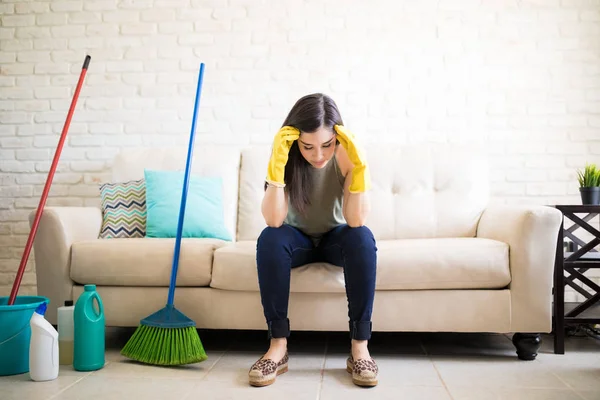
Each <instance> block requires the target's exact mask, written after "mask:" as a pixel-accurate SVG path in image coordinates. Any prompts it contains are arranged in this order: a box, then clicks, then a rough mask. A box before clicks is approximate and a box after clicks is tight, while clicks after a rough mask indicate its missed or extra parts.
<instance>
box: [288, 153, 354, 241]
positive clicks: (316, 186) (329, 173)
mask: <svg viewBox="0 0 600 400" xmlns="http://www.w3.org/2000/svg"><path fill="white" fill-rule="evenodd" d="M309 171H310V179H311V185H310V194H309V198H310V204H309V205H308V207H307V209H306V214H305V215H301V214H300V213H298V212H297V210H296V209H295V208H294V207H293V205H292V204H291V202H289V201H288V214H287V216H286V218H285V221H284V222H285V223H286V224H288V225H291V226H294V227H296V228H298V229H300V230H301V231H302V232H304V233H305V234H307V235H308V236H309V237H310V238H311V240H312V241H313V243H314V244H315V246H316V245H317V244H318V243H319V240H320V239H321V237H322V236H323V234H325V233H327V232H329V231H330V230H331V229H333V228H335V227H336V226H339V225H342V224H345V223H346V220H345V219H344V215H343V213H342V206H343V200H344V180H345V179H344V176H343V175H342V171H341V170H340V167H339V165H338V163H337V159H336V157H335V155H334V156H333V158H332V159H331V160H330V161H329V162H328V163H327V165H326V166H325V167H323V168H321V169H317V168H313V167H312V166H309Z"/></svg>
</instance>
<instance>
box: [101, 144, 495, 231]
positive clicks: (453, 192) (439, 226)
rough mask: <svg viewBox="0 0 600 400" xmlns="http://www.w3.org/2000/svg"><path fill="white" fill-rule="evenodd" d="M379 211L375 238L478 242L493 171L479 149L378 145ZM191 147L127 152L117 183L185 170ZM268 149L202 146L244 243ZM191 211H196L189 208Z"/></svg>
mask: <svg viewBox="0 0 600 400" xmlns="http://www.w3.org/2000/svg"><path fill="white" fill-rule="evenodd" d="M365 150H366V154H367V158H368V161H369V165H370V170H371V180H372V184H373V188H372V190H371V194H370V196H371V204H372V210H371V214H370V216H369V218H368V221H367V225H368V226H369V228H370V229H371V230H372V231H373V233H374V235H375V237H376V239H378V240H382V239H383V240H385V239H403V238H426V237H472V236H474V235H475V232H476V229H477V223H478V221H479V217H480V215H481V213H482V212H483V210H484V208H485V207H486V205H487V203H488V195H489V181H488V166H487V163H486V159H485V157H484V155H483V153H482V152H481V151H479V150H477V148H476V147H472V146H465V145H452V144H435V143H431V144H420V145H414V146H408V145H396V144H395V145H389V144H383V145H371V146H367V147H366V148H365ZM186 151H187V149H184V148H169V149H139V150H131V149H127V150H124V151H122V152H121V153H119V154H118V155H117V157H116V158H115V159H114V160H113V164H112V180H113V182H118V181H125V180H130V179H141V178H143V176H144V169H145V168H148V169H169V170H181V171H183V169H184V168H185V160H186V155H187V154H186ZM270 151H271V150H270V147H269V146H256V147H249V148H235V147H231V146H225V145H206V144H198V145H196V148H195V150H194V161H193V173H194V174H198V175H205V176H215V175H216V176H220V177H222V179H223V193H222V196H223V207H224V211H223V212H224V215H225V223H226V225H227V229H228V230H229V231H230V232H231V234H232V237H237V240H255V239H256V238H257V237H258V235H260V232H261V231H262V229H264V227H265V226H266V225H265V222H264V219H263V217H262V214H261V201H262V196H263V183H264V179H265V173H266V167H267V163H268V160H269V155H270ZM188 207H193V204H190V203H188Z"/></svg>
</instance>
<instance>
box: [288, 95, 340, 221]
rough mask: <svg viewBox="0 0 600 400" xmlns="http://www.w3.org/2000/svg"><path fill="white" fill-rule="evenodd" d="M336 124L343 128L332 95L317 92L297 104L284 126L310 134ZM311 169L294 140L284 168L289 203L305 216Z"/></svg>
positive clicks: (308, 199)
mask: <svg viewBox="0 0 600 400" xmlns="http://www.w3.org/2000/svg"><path fill="white" fill-rule="evenodd" d="M334 125H343V122H342V117H341V115H340V112H339V110H338V107H337V105H336V104H335V102H334V101H333V99H332V98H330V97H329V96H327V95H324V94H322V93H314V94H309V95H306V96H304V97H302V98H300V99H299V100H298V101H297V102H296V104H294V106H293V107H292V109H291V110H290V112H289V114H288V116H287V117H286V119H285V121H284V122H283V125H282V126H291V127H294V128H297V129H299V130H300V131H301V132H306V133H310V132H315V131H316V130H317V129H319V128H320V127H321V126H323V127H325V128H330V129H333V126H334ZM309 168H310V164H309V163H308V161H306V160H305V159H304V157H303V156H302V154H301V153H300V148H299V147H298V141H295V142H294V144H293V145H292V147H291V149H290V153H289V158H288V162H287V164H286V166H285V190H286V191H287V193H288V196H289V198H290V203H291V204H292V206H293V207H294V208H295V209H296V210H297V211H298V212H299V213H304V212H305V211H306V207H307V206H308V205H309V204H310V198H309V193H310V190H309V188H310V175H309V173H308V172H309Z"/></svg>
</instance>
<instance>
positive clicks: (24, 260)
mask: <svg viewBox="0 0 600 400" xmlns="http://www.w3.org/2000/svg"><path fill="white" fill-rule="evenodd" d="M90 58H91V57H90V56H85V60H84V62H83V67H82V69H81V74H80V75H79V82H77V87H76V88H75V94H74V95H73V99H72V100H71V106H70V107H69V112H68V114H67V119H66V120H65V124H64V126H63V130H62V133H61V135H60V139H59V141H58V146H57V147H56V150H55V152H54V159H53V160H52V165H51V166H50V171H49V172H48V177H47V178H46V184H45V185H44V190H43V191H42V197H41V198H40V202H39V204H38V208H37V211H36V213H35V219H34V220H33V224H32V226H31V230H30V231H29V238H28V239H27V243H26V244H25V251H24V252H23V256H22V257H21V264H20V265H19V269H18V271H17V276H16V277H15V282H14V283H13V287H12V291H11V292H10V297H9V299H8V305H13V304H14V302H15V299H16V297H17V292H18V291H19V286H20V285H21V280H22V279H23V273H24V272H25V266H26V265H27V260H28V259H29V253H30V252H31V247H32V246H33V240H34V239H35V235H36V233H37V230H38V225H39V223H40V218H41V217H42V212H43V211H44V206H45V205H46V200H47V199H48V193H49V192H50V185H51V184H52V180H53V179H54V173H55V172H56V167H57V165H58V160H59V158H60V154H61V152H62V148H63V145H64V143H65V139H66V138H67V132H68V130H69V126H70V125H71V118H72V117H73V111H75V104H77V99H78V98H79V92H80V91H81V86H82V85H83V79H84V77H85V74H86V72H87V68H88V65H89V64H90Z"/></svg>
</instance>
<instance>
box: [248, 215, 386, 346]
mask: <svg viewBox="0 0 600 400" xmlns="http://www.w3.org/2000/svg"><path fill="white" fill-rule="evenodd" d="M256 250H257V251H256V262H257V268H258V283H259V288H260V295H261V301H262V306H263V310H264V315H265V319H266V321H267V328H268V335H269V338H281V337H289V335H290V322H289V319H288V316H287V312H288V300H289V292H290V276H291V269H292V268H295V267H299V266H302V265H304V264H308V263H312V262H320V261H322V262H327V263H330V264H333V265H336V266H340V267H342V268H343V270H344V281H345V286H346V297H347V300H348V318H349V331H350V337H351V338H352V339H356V340H368V339H370V338H371V330H372V324H371V313H372V309H373V299H374V297H375V276H376V268H377V267H376V266H377V256H376V252H377V247H376V243H375V238H374V237H373V233H372V232H371V230H370V229H369V228H367V227H366V226H362V227H357V228H351V227H350V226H348V225H345V224H344V225H340V226H338V227H336V228H334V229H332V230H331V231H329V232H327V233H326V234H325V235H324V236H323V237H322V239H321V240H320V242H319V244H318V245H317V246H316V247H315V246H314V245H313V242H312V241H311V240H310V239H309V237H308V236H306V235H305V234H304V233H303V232H302V231H300V230H298V229H297V228H295V227H292V226H290V225H287V224H284V225H282V226H280V227H279V228H271V227H267V228H265V229H264V230H263V231H262V233H261V235H260V237H259V238H258V242H257V249H256Z"/></svg>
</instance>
